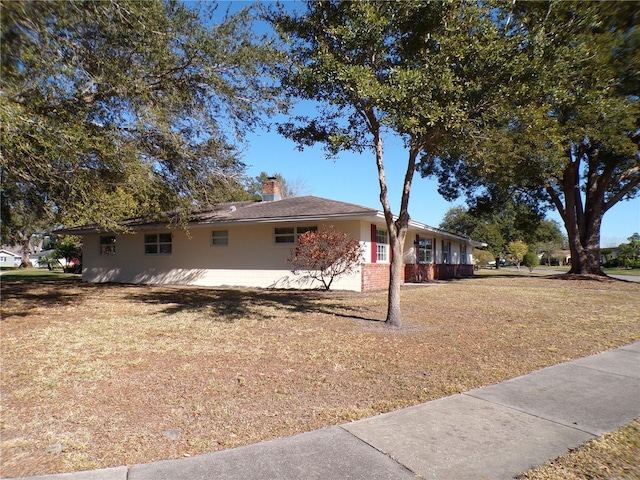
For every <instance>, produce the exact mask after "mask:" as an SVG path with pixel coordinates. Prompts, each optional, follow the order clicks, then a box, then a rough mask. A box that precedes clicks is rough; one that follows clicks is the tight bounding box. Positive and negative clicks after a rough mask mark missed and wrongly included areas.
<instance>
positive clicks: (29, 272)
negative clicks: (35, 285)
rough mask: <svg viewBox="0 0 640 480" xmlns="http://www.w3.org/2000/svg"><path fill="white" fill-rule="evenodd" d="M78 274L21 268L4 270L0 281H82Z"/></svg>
mask: <svg viewBox="0 0 640 480" xmlns="http://www.w3.org/2000/svg"><path fill="white" fill-rule="evenodd" d="M80 278H81V275H80V274H77V273H63V272H62V271H61V270H58V271H56V270H47V269H45V268H42V269H40V268H19V269H16V270H4V271H3V272H2V276H1V277H0V281H2V282H7V281H16V280H26V281H38V280H80Z"/></svg>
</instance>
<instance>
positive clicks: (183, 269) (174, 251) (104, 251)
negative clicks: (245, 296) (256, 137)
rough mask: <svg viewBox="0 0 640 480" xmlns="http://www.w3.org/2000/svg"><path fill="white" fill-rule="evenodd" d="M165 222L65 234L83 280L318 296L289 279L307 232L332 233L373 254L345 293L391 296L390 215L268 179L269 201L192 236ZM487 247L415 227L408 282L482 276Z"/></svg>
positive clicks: (228, 211) (225, 214) (222, 217)
mask: <svg viewBox="0 0 640 480" xmlns="http://www.w3.org/2000/svg"><path fill="white" fill-rule="evenodd" d="M169 223H170V218H169V215H165V217H164V219H163V220H160V221H158V220H151V219H146V218H135V219H129V220H125V221H124V222H123V225H124V226H125V227H127V229H128V230H129V231H130V232H131V233H123V234H120V233H118V234H116V233H110V232H108V231H104V230H103V229H101V228H99V227H97V226H95V225H94V226H83V227H75V228H67V229H62V230H59V231H58V232H57V233H59V234H68V235H80V236H82V238H83V272H82V279H83V280H85V281H89V282H119V283H138V284H184V285H202V286H223V285H228V286H242V287H263V288H266V287H274V288H314V287H317V286H318V285H316V284H310V283H308V282H305V281H304V280H303V279H302V278H301V277H300V276H296V275H294V274H293V273H291V271H290V269H289V268H290V267H289V264H288V263H287V259H288V258H289V257H290V254H291V249H292V248H293V247H294V246H295V244H296V242H297V238H298V236H299V235H300V234H302V233H304V232H306V231H309V230H315V229H322V228H323V227H324V226H328V225H333V226H334V227H335V228H336V229H338V230H341V231H344V232H346V233H348V234H349V235H351V236H352V237H353V238H357V239H358V240H359V241H360V243H361V245H362V246H363V248H364V254H363V259H362V263H361V264H360V267H359V268H358V270H357V271H356V272H355V273H354V274H352V275H350V276H345V277H340V278H339V279H337V280H336V281H335V282H334V286H335V288H337V289H343V290H355V291H364V290H376V289H383V288H387V286H388V282H389V262H390V255H391V249H390V246H389V240H388V238H389V237H388V235H387V227H386V224H385V220H384V215H383V213H382V212H380V211H378V210H375V209H372V208H367V207H361V206H358V205H353V204H350V203H344V202H338V201H334V200H328V199H325V198H318V197H313V196H305V197H291V198H284V199H283V198H281V195H280V186H279V184H278V183H277V182H275V181H269V182H267V183H266V184H265V186H264V192H263V200H262V201H261V202H253V201H251V202H234V203H226V204H221V205H217V206H216V207H215V208H213V209H211V210H207V211H202V212H198V213H195V214H193V215H192V216H191V217H190V219H189V223H188V230H187V231H185V230H184V229H181V228H169V227H168V224H169ZM478 246H481V243H480V242H475V241H472V240H470V239H468V238H464V237H460V236H457V235H453V234H450V233H447V232H444V231H442V230H439V229H437V228H433V227H429V226H427V225H424V224H421V223H417V222H413V221H411V222H410V224H409V233H408V235H407V241H406V245H405V254H404V263H405V282H407V283H409V282H424V281H428V280H432V279H442V278H451V277H458V276H466V275H473V258H472V252H473V247H478Z"/></svg>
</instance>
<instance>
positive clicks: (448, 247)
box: [442, 240, 451, 263]
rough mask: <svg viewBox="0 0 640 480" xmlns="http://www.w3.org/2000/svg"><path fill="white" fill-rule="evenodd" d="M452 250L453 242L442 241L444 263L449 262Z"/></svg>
mask: <svg viewBox="0 0 640 480" xmlns="http://www.w3.org/2000/svg"><path fill="white" fill-rule="evenodd" d="M450 251H451V244H450V243H449V242H445V241H444V240H443V241H442V263H449V261H450V257H449V253H450Z"/></svg>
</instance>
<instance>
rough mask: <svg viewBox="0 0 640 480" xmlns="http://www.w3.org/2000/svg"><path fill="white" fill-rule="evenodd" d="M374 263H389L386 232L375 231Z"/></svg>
mask: <svg viewBox="0 0 640 480" xmlns="http://www.w3.org/2000/svg"><path fill="white" fill-rule="evenodd" d="M376 261H378V262H387V261H389V235H388V234H387V231H386V230H380V229H376Z"/></svg>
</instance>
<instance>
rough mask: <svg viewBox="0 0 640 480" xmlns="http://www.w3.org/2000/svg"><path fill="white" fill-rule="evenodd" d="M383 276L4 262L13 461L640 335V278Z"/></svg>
mask: <svg viewBox="0 0 640 480" xmlns="http://www.w3.org/2000/svg"><path fill="white" fill-rule="evenodd" d="M402 303H403V312H404V323H405V325H404V327H403V328H402V329H389V328H387V327H385V326H384V324H383V320H384V316H385V312H386V294H385V292H374V293H353V292H327V293H325V292H317V291H314V292H300V291H297V292H296V291H278V290H274V291H269V290H233V289H214V288H187V287H159V286H155V287H154V286H132V285H92V284H86V283H82V282H79V281H78V280H77V278H76V277H63V278H37V277H33V278H20V277H17V276H7V277H5V276H4V275H3V277H2V322H1V328H2V337H1V342H2V344H1V347H2V349H1V355H2V365H3V373H2V384H1V388H2V399H1V407H2V441H1V448H2V467H1V468H2V470H1V471H0V475H2V476H9V477H12V476H22V475H40V474H46V473H57V472H68V471H75V470H84V469H93V468H102V467H109V466H117V465H123V464H129V465H130V464H136V463H142V462H150V461H155V460H160V459H167V458H177V457H183V456H189V455H196V454H199V453H204V452H209V451H215V450H222V449H227V448H232V447H235V446H239V445H246V444H249V443H254V442H258V441H261V440H267V439H272V438H277V437H283V436H288V435H293V434H296V433H300V432H304V431H309V430H313V429H317V428H321V427H326V426H329V425H337V424H341V423H345V422H349V421H351V420H356V419H360V418H364V417H369V416H373V415H376V414H378V413H382V412H387V411H391V410H395V409H399V408H403V407H407V406H410V405H415V404H418V403H422V402H425V401H428V400H432V399H435V398H439V397H443V396H446V395H451V394H454V393H457V392H461V391H466V390H469V389H472V388H476V387H480V386H483V385H489V384H493V383H496V382H500V381H502V380H504V379H507V378H511V377H514V376H517V375H521V374H524V373H527V372H530V371H532V370H536V369H539V368H542V367H545V366H548V365H552V364H556V363H560V362H564V361H567V360H570V359H574V358H578V357H583V356H586V355H590V354H593V353H597V352H601V351H603V350H607V349H610V348H615V347H618V346H621V345H625V344H628V343H631V342H634V341H637V340H639V339H640V318H638V311H640V284H638V283H631V282H623V281H617V280H611V279H586V278H585V279H579V280H567V279H565V277H564V276H555V277H539V276H522V275H509V274H508V273H506V272H503V273H502V274H501V275H491V276H484V275H483V276H477V277H476V278H472V279H467V280H459V281H449V282H439V283H435V284H430V285H424V286H415V287H414V286H411V287H404V289H403V292H402Z"/></svg>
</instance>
